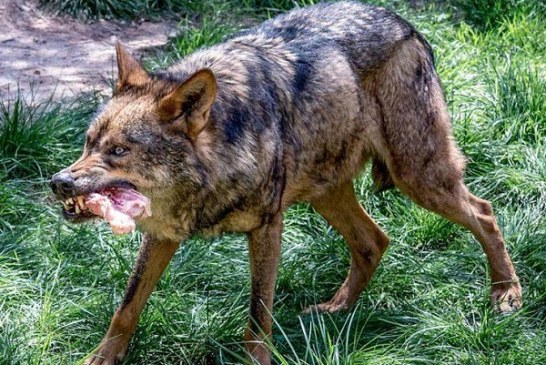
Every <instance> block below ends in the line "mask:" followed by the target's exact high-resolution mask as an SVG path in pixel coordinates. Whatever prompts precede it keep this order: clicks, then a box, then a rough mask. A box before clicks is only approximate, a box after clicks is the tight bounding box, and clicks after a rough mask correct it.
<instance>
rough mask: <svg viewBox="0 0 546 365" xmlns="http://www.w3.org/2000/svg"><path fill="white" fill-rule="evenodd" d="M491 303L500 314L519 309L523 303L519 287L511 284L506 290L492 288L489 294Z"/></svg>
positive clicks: (516, 284)
mask: <svg viewBox="0 0 546 365" xmlns="http://www.w3.org/2000/svg"><path fill="white" fill-rule="evenodd" d="M491 303H492V304H493V305H494V307H495V309H496V310H497V311H499V312H501V313H512V312H515V311H517V310H519V309H520V308H521V305H522V303H523V301H522V297H521V286H520V285H519V284H518V283H515V284H512V286H510V287H509V288H508V289H506V287H504V288H493V290H492V292H491Z"/></svg>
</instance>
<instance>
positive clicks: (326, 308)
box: [303, 302, 350, 314]
mask: <svg viewBox="0 0 546 365" xmlns="http://www.w3.org/2000/svg"><path fill="white" fill-rule="evenodd" d="M349 307H350V306H349V305H347V303H345V302H342V303H332V302H326V303H321V304H316V305H312V306H309V307H307V308H305V309H304V310H303V314H311V313H334V312H339V311H342V310H346V309H349Z"/></svg>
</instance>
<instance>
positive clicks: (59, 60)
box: [0, 0, 176, 102]
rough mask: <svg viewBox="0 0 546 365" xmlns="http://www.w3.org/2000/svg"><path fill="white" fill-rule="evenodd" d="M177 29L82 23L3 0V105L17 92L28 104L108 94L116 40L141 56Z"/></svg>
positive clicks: (30, 1)
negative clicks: (50, 99) (88, 94)
mask: <svg viewBox="0 0 546 365" xmlns="http://www.w3.org/2000/svg"><path fill="white" fill-rule="evenodd" d="M175 28H176V23H175V22H173V21H166V22H161V23H152V22H148V21H140V22H132V23H124V22H119V21H98V22H94V23H82V22H78V21H76V20H73V19H66V18H59V17H54V16H52V15H50V14H46V13H44V12H42V11H41V10H40V9H38V7H37V0H25V1H17V0H0V99H2V100H6V99H7V100H10V99H11V100H12V99H14V98H15V96H16V94H17V88H19V89H20V90H21V95H22V96H23V97H24V99H25V100H26V101H27V102H37V101H40V100H44V99H48V98H50V97H51V96H53V98H54V99H60V98H71V97H74V96H76V95H78V94H80V93H82V92H89V91H94V90H98V91H107V90H108V88H109V87H110V86H109V84H108V80H109V79H111V77H112V74H113V71H114V70H115V51H114V43H115V42H116V40H118V39H119V40H120V41H122V42H123V43H124V44H125V45H126V46H127V47H128V48H129V49H131V51H132V52H133V53H135V54H137V55H140V56H142V55H143V54H144V53H146V52H147V51H149V50H151V49H154V48H157V47H159V46H161V45H163V44H165V43H166V42H167V39H168V36H169V35H170V34H172V33H173V32H174V30H175Z"/></svg>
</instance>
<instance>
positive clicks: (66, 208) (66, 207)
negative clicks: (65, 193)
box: [61, 202, 68, 210]
mask: <svg viewBox="0 0 546 365" xmlns="http://www.w3.org/2000/svg"><path fill="white" fill-rule="evenodd" d="M61 203H62V204H63V208H64V210H68V204H66V203H65V202H61Z"/></svg>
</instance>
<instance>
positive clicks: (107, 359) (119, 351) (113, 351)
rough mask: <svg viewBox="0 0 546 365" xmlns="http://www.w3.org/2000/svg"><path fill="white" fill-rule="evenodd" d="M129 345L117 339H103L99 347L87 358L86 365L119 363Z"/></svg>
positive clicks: (114, 364)
mask: <svg viewBox="0 0 546 365" xmlns="http://www.w3.org/2000/svg"><path fill="white" fill-rule="evenodd" d="M126 352H127V346H126V345H123V344H122V343H120V342H118V341H116V340H115V339H110V340H107V341H106V340H103V342H102V343H101V344H100V345H99V348H98V349H97V350H96V351H95V352H94V353H93V354H92V355H90V356H89V357H88V358H87V359H85V362H84V365H117V364H121V361H122V360H123V358H124V357H125V353H126Z"/></svg>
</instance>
